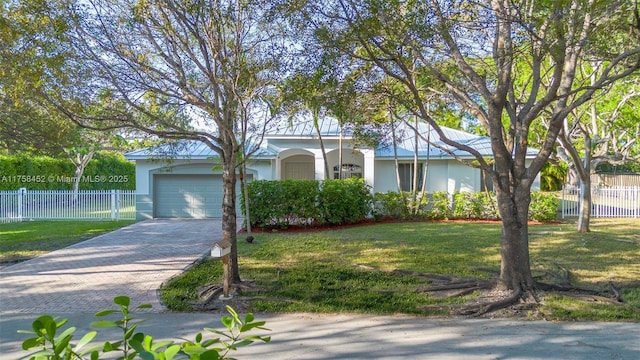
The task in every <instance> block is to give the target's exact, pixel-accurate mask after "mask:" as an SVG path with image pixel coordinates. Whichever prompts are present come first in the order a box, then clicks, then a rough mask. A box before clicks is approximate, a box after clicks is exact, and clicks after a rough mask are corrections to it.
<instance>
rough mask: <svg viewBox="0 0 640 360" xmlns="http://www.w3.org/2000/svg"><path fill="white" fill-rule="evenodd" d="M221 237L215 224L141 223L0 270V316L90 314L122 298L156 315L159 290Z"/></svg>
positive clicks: (215, 222)
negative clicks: (18, 314) (6, 314)
mask: <svg viewBox="0 0 640 360" xmlns="http://www.w3.org/2000/svg"><path fill="white" fill-rule="evenodd" d="M221 237H222V230H221V221H220V220H216V219H206V220H182V219H181V220H177V219H163V220H146V221H142V222H138V223H135V224H133V225H131V226H128V227H125V228H122V229H119V230H116V231H113V232H110V233H107V234H104V235H100V236H97V237H95V238H93V239H90V240H87V241H83V242H81V243H78V244H75V245H73V246H70V247H67V248H64V249H61V250H57V251H53V252H51V253H48V254H46V255H43V256H40V257H38V258H35V259H32V260H29V261H25V262H22V263H19V264H15V265H12V266H8V267H5V268H2V269H0V313H1V312H4V313H7V312H11V313H15V312H28V313H50V312H58V313H60V312H95V311H98V310H103V309H108V308H112V307H113V306H114V305H113V298H114V297H115V296H118V295H126V296H129V297H130V298H131V299H132V304H136V305H137V304H143V303H147V304H151V305H152V306H153V308H152V309H151V310H150V311H151V312H162V311H164V310H165V309H164V308H163V307H162V305H161V303H160V300H159V298H158V294H157V291H158V289H159V288H160V285H161V284H162V283H163V282H164V281H166V280H168V279H169V278H171V277H172V276H175V275H177V274H179V273H180V272H182V271H183V270H184V269H185V268H186V267H188V266H189V265H190V264H192V263H193V262H194V261H196V260H198V259H199V258H200V257H201V256H203V255H204V254H205V253H206V252H207V251H208V249H209V248H210V247H211V245H212V244H213V243H215V242H216V241H218V240H220V239H221Z"/></svg>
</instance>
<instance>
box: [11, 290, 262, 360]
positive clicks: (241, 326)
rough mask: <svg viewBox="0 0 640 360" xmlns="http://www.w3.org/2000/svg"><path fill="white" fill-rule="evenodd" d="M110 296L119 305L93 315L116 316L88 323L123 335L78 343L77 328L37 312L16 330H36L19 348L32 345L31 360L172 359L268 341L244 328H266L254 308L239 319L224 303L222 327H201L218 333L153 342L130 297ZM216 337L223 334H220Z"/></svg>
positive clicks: (217, 354)
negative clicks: (140, 328) (24, 327)
mask: <svg viewBox="0 0 640 360" xmlns="http://www.w3.org/2000/svg"><path fill="white" fill-rule="evenodd" d="M113 302H114V303H115V304H116V305H118V309H109V310H103V311H99V312H98V313H96V314H95V316H96V317H105V316H108V315H111V314H113V313H120V316H121V318H120V319H119V320H116V321H111V320H99V321H95V322H93V323H91V327H93V328H117V329H120V330H121V333H122V336H121V338H120V339H117V340H116V341H106V342H105V343H104V344H102V345H96V346H87V345H89V343H90V342H91V341H92V340H93V339H94V338H95V336H96V335H97V332H96V331H91V332H89V333H87V334H85V335H84V336H83V337H82V338H81V339H80V340H79V341H78V342H77V343H75V344H73V343H72V342H71V341H72V340H73V336H74V335H75V331H76V328H75V327H69V328H66V329H63V326H65V325H66V323H67V319H54V318H53V317H51V316H50V315H42V316H40V317H38V318H37V319H35V320H34V321H33V323H32V324H31V328H32V330H19V331H18V332H20V333H25V334H31V335H35V336H34V337H31V338H28V339H26V340H25V341H23V343H22V349H23V350H31V351H33V349H35V350H36V352H34V353H32V354H30V355H28V356H29V359H31V360H62V359H79V360H82V359H91V360H95V359H100V358H101V357H102V358H105V357H108V358H113V357H114V356H113V355H111V354H114V353H115V354H119V355H120V356H118V358H119V359H145V360H146V359H164V360H171V359H173V358H174V357H176V356H178V357H180V358H185V357H186V358H189V359H194V360H205V359H212V360H215V359H227V358H228V357H227V355H228V354H229V352H230V351H232V350H237V349H238V348H239V347H243V346H247V345H250V344H252V343H254V342H256V341H262V342H265V343H266V342H269V341H270V340H271V338H270V337H268V336H266V337H265V336H257V335H250V336H247V335H246V334H245V333H246V332H250V331H252V330H254V329H261V330H268V329H266V328H264V327H263V325H264V324H265V322H264V321H254V317H253V314H251V313H249V314H247V315H246V316H245V318H244V319H241V318H240V316H239V315H238V314H237V313H236V311H235V310H233V308H231V307H230V306H227V307H226V308H227V312H228V313H229V314H230V315H231V316H223V317H222V319H221V322H222V324H223V325H224V327H225V328H226V330H225V331H219V330H215V329H209V328H205V329H204V330H205V331H207V332H210V333H213V334H215V335H216V336H218V337H217V338H212V339H204V337H203V335H202V333H198V334H197V335H196V338H195V340H194V341H188V340H185V341H184V342H182V343H179V344H177V343H174V342H173V341H161V342H156V343H154V342H153V340H154V339H153V337H152V336H151V335H148V334H144V333H142V332H136V329H137V326H138V324H140V323H141V322H143V321H144V320H138V319H136V318H134V317H133V316H132V315H131V311H132V310H134V309H131V308H130V302H131V299H129V298H128V297H127V296H116V297H115V298H114V299H113ZM149 308H151V305H149V304H142V305H140V306H137V307H136V308H135V309H149ZM220 337H222V338H223V339H222V340H221V339H220Z"/></svg>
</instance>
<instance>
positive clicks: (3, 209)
mask: <svg viewBox="0 0 640 360" xmlns="http://www.w3.org/2000/svg"><path fill="white" fill-rule="evenodd" d="M135 218H136V193H135V191H124V190H96V191H78V192H73V191H66V190H63V191H28V190H26V189H20V190H16V191H0V222H14V221H25V220H134V219H135Z"/></svg>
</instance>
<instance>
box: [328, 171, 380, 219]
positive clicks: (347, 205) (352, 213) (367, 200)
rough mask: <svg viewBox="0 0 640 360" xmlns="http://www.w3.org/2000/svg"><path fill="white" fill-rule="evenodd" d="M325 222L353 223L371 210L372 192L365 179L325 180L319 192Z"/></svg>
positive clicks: (363, 217) (364, 216)
mask: <svg viewBox="0 0 640 360" xmlns="http://www.w3.org/2000/svg"><path fill="white" fill-rule="evenodd" d="M318 208H319V209H320V211H321V212H322V215H321V216H322V219H323V222H326V223H329V224H352V223H356V222H358V221H361V220H363V219H365V218H366V217H367V216H368V215H369V213H370V212H371V192H370V190H369V187H368V186H367V185H366V184H365V183H364V179H359V178H350V179H344V180H325V181H324V182H322V186H321V188H320V192H319V194H318Z"/></svg>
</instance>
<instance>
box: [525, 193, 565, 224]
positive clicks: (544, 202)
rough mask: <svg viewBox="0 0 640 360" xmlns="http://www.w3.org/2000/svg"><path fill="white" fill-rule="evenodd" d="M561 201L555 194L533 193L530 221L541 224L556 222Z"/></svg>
mask: <svg viewBox="0 0 640 360" xmlns="http://www.w3.org/2000/svg"><path fill="white" fill-rule="evenodd" d="M559 206H560V201H559V200H558V198H557V197H556V196H555V195H554V194H550V193H544V192H532V193H531V204H530V205H529V219H531V220H535V221H541V222H550V221H554V220H556V219H557V217H558V207H559Z"/></svg>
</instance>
